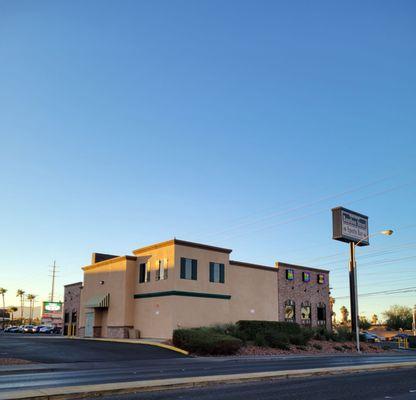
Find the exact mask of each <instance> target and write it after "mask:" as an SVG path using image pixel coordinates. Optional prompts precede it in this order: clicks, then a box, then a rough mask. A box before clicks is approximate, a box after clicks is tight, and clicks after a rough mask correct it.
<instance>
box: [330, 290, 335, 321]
mask: <svg viewBox="0 0 416 400" xmlns="http://www.w3.org/2000/svg"><path fill="white" fill-rule="evenodd" d="M334 304H335V299H334V298H333V297H332V296H329V308H330V310H331V317H332V321H333V323H334V324H335V317H336V313H335V311H334Z"/></svg>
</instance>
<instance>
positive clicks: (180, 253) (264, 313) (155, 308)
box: [79, 239, 331, 338]
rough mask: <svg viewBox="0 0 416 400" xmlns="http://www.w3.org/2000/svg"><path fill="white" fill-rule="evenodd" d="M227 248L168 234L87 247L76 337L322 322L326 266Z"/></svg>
mask: <svg viewBox="0 0 416 400" xmlns="http://www.w3.org/2000/svg"><path fill="white" fill-rule="evenodd" d="M231 251H232V250H230V249H225V248H220V247H214V246H208V245H204V244H199V243H193V242H187V241H183V240H178V239H173V240H169V241H166V242H162V243H157V244H154V245H151V246H147V247H143V248H140V249H137V250H135V251H133V254H134V255H133V256H129V255H126V256H114V255H107V254H99V253H94V254H93V257H92V262H91V265H88V266H86V267H84V268H83V270H84V282H83V288H82V290H81V300H80V304H81V306H80V316H79V335H80V336H90V337H91V336H94V337H128V335H129V334H130V335H133V334H135V333H136V332H139V333H140V336H141V337H152V338H171V337H172V332H173V330H174V329H176V328H179V327H198V326H207V325H211V324H216V323H227V322H236V321H238V320H242V319H255V320H270V321H277V320H288V321H296V322H299V323H303V324H307V325H318V324H321V325H327V326H328V327H329V325H330V323H331V318H330V312H329V282H328V279H329V272H328V271H325V270H317V269H313V268H309V269H308V268H307V267H300V266H295V265H291V264H282V263H276V265H275V266H274V267H271V266H264V265H257V264H250V263H244V262H240V261H234V260H230V253H231ZM304 273H306V275H305V274H304ZM306 278H308V279H306ZM308 307H309V308H308ZM318 307H319V309H318Z"/></svg>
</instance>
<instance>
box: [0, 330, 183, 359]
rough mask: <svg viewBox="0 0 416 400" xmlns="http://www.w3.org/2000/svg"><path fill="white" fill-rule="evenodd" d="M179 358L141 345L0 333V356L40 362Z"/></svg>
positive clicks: (176, 354)
mask: <svg viewBox="0 0 416 400" xmlns="http://www.w3.org/2000/svg"><path fill="white" fill-rule="evenodd" d="M182 357H184V356H183V355H181V354H179V353H175V352H173V351H170V350H166V349H162V348H160V347H154V346H146V345H140V344H134V345H133V344H125V343H114V342H99V341H94V340H76V339H68V338H65V337H62V336H60V337H53V336H39V335H31V334H2V335H0V358H21V359H25V360H29V361H33V362H39V363H68V362H70V363H73V362H99V361H106V362H107V361H128V360H135V361H138V360H155V359H166V358H182Z"/></svg>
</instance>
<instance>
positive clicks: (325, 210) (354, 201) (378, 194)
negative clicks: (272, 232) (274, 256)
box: [214, 182, 413, 243]
mask: <svg viewBox="0 0 416 400" xmlns="http://www.w3.org/2000/svg"><path fill="white" fill-rule="evenodd" d="M411 183H413V182H408V183H405V184H402V185H397V186H394V187H392V188H389V189H386V190H382V191H380V192H376V193H373V194H371V195H368V196H365V197H362V198H360V199H356V200H352V201H349V202H346V203H344V205H349V204H353V203H356V202H359V201H363V200H367V199H370V198H373V197H377V196H381V195H383V194H386V193H389V192H392V191H394V190H398V189H401V188H403V187H405V186H408V185H410V184H411ZM324 212H328V209H327V208H325V209H322V210H319V211H315V212H312V213H309V214H304V215H301V216H299V217H294V218H291V219H288V220H285V221H281V222H279V223H276V224H272V225H268V226H264V227H262V228H259V229H256V230H254V231H251V233H255V232H260V231H263V230H267V229H270V228H275V227H277V226H281V225H286V224H288V223H291V222H297V221H300V220H303V219H306V218H309V217H311V216H315V215H318V214H322V213H324ZM247 233H248V232H240V233H237V234H234V235H231V236H228V237H226V238H224V239H223V240H228V239H230V238H233V237H237V236H242V235H246V234H247ZM214 243H218V241H216V242H214Z"/></svg>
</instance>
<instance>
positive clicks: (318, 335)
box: [312, 326, 332, 340]
mask: <svg viewBox="0 0 416 400" xmlns="http://www.w3.org/2000/svg"><path fill="white" fill-rule="evenodd" d="M312 332H313V338H314V339H316V340H329V339H331V337H332V332H330V331H328V330H327V329H326V328H325V327H323V326H320V327H318V328H315V329H314V330H312Z"/></svg>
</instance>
